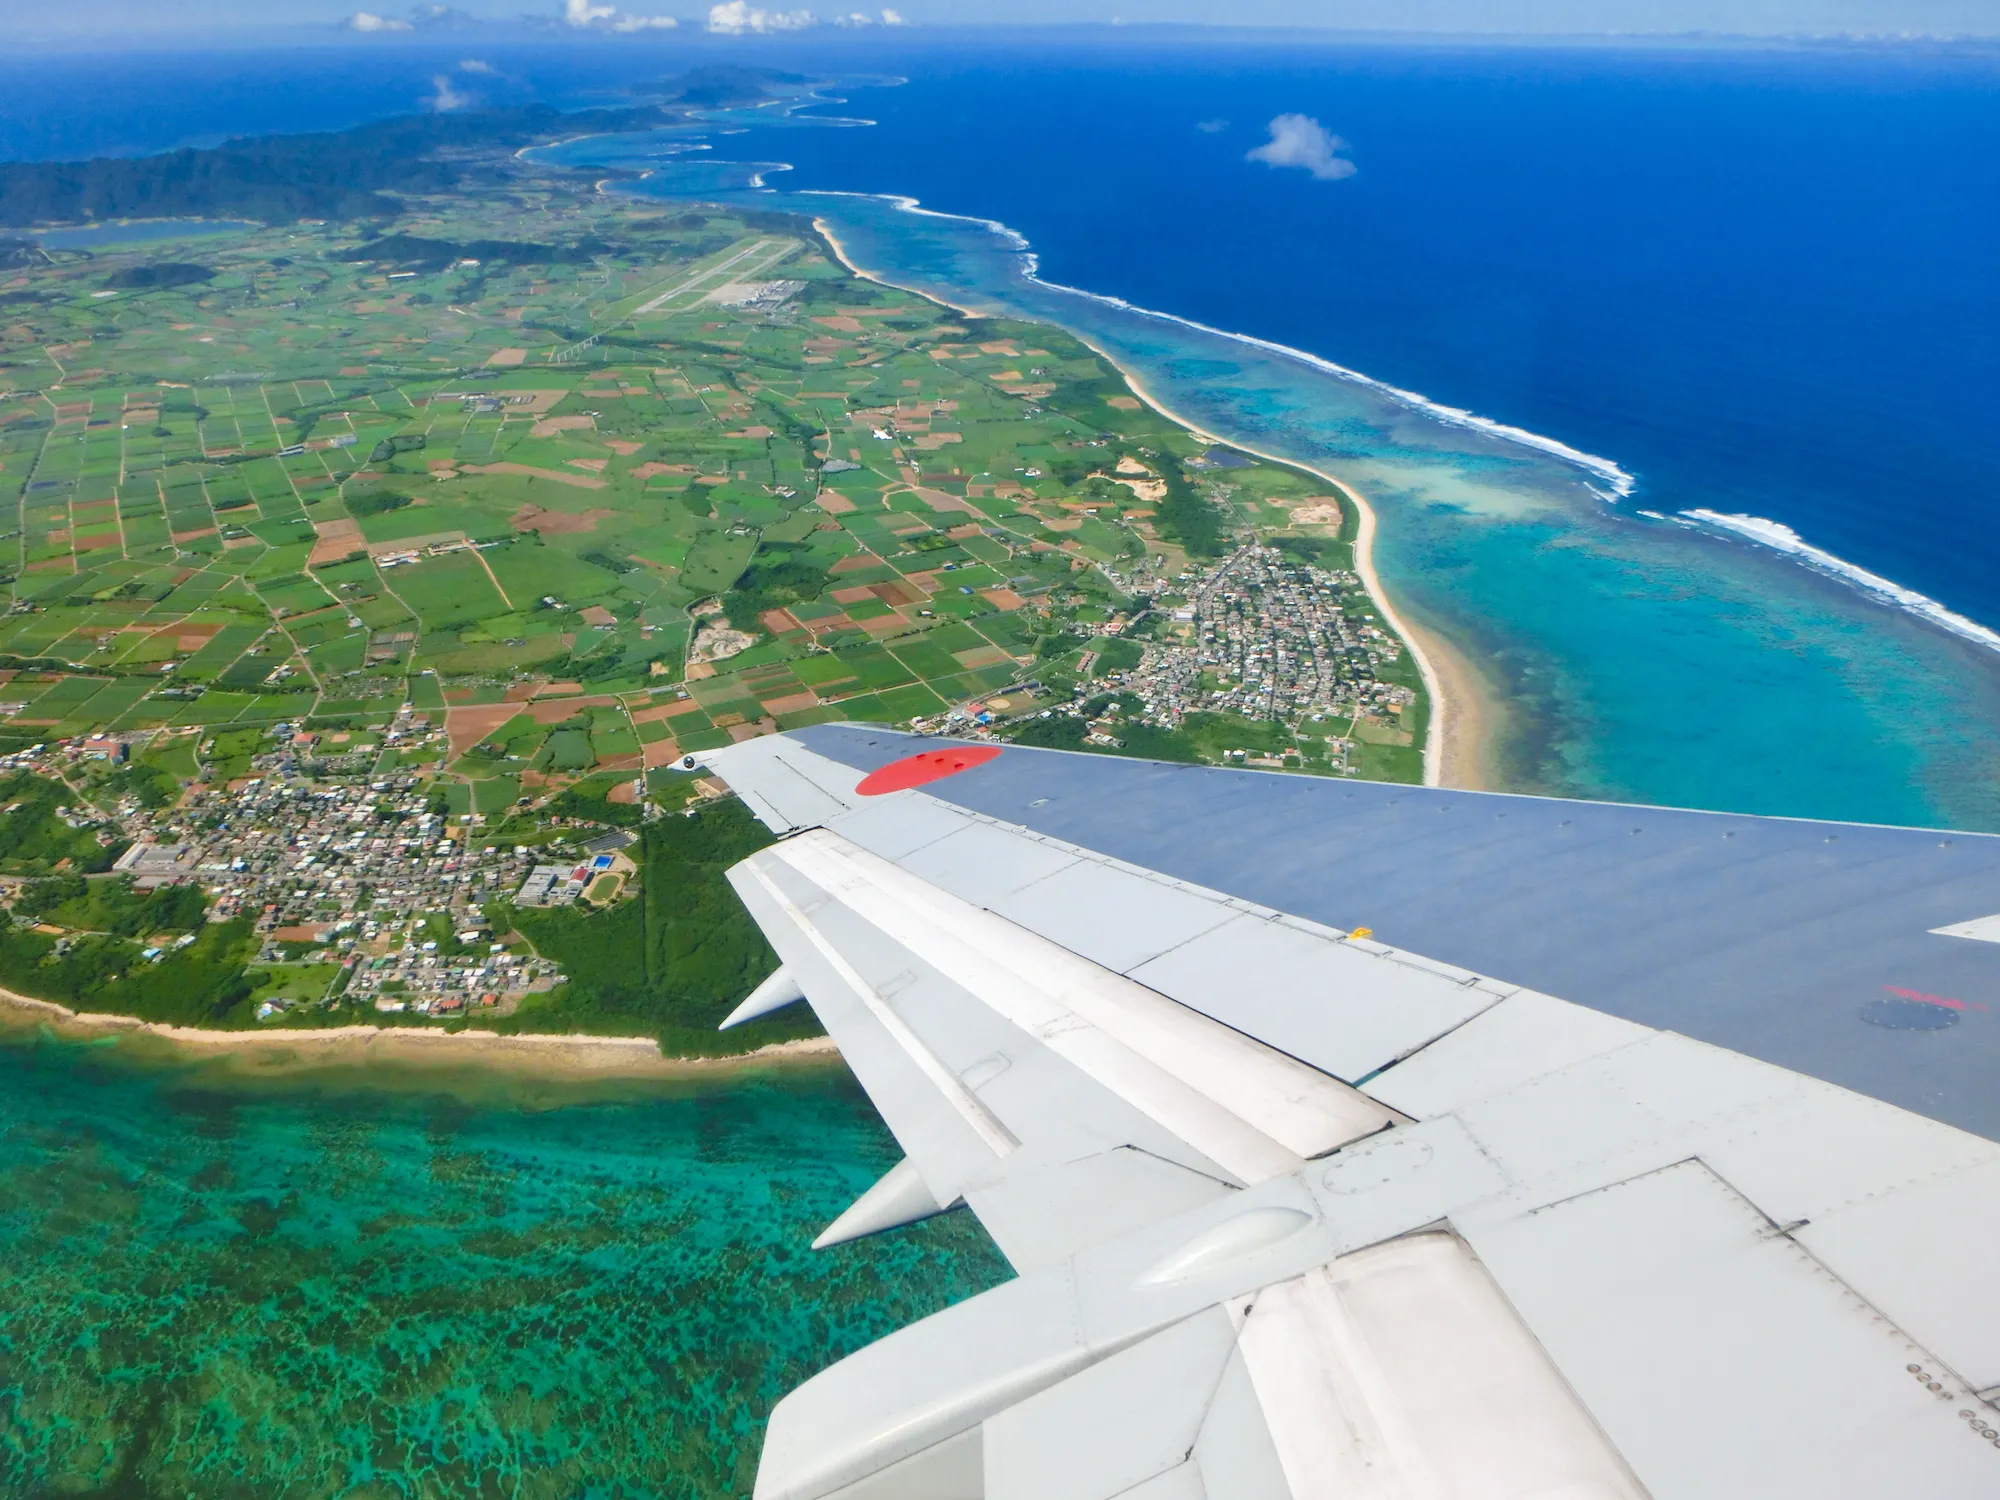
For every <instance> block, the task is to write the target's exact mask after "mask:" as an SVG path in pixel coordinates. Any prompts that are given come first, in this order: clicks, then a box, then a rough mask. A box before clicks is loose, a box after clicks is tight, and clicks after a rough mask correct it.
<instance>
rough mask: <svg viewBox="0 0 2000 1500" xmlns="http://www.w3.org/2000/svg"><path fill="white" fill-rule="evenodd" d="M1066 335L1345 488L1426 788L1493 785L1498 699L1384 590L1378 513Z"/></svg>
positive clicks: (1177, 419)
mask: <svg viewBox="0 0 2000 1500" xmlns="http://www.w3.org/2000/svg"><path fill="white" fill-rule="evenodd" d="M813 227H814V228H815V229H817V230H818V231H819V233H820V235H821V236H822V238H824V239H825V241H826V243H827V244H828V245H830V246H831V247H832V248H833V252H834V254H836V255H838V256H839V257H840V263H841V264H842V265H843V266H845V267H846V268H847V269H848V271H849V272H851V273H852V274H853V275H855V276H857V277H859V278H860V279H861V280H863V281H872V282H875V283H876V284H877V285H879V286H895V287H896V288H897V290H899V291H905V292H910V293H912V294H913V295H915V296H920V297H924V298H927V299H928V300H930V301H932V302H935V303H937V304H939V305H940V306H942V307H949V308H951V309H952V310H953V311H954V312H958V313H961V314H963V315H964V316H966V317H968V318H983V317H986V316H988V314H986V313H982V312H980V311H979V310H978V309H977V308H971V307H966V306H964V305H962V304H960V303H957V302H953V301H951V300H950V299H949V298H945V297H940V296H938V295H937V294H936V293H934V292H925V291H918V290H917V289H915V288H913V287H905V286H901V285H899V284H898V283H894V282H890V281H887V280H885V279H884V278H883V277H880V276H876V275H873V274H871V273H869V272H868V271H865V270H863V269H862V268H861V267H860V266H859V265H857V264H856V263H855V261H854V258H853V257H852V256H850V255H849V254H848V253H847V247H846V246H845V245H843V244H842V243H841V242H840V236H839V234H838V232H837V231H836V230H835V229H834V227H833V226H832V225H831V224H829V223H828V222H827V221H826V220H825V219H822V218H818V217H815V218H814V219H813ZM1064 332H1066V333H1068V334H1069V335H1070V336H1071V337H1072V338H1075V339H1077V340H1078V341H1079V342H1081V343H1083V344H1084V345H1085V346H1087V347H1088V348H1090V349H1093V350H1095V351H1096V352H1097V354H1098V355H1099V356H1100V357H1101V358H1103V359H1104V360H1105V361H1106V362H1107V363H1109V364H1110V365H1111V366H1112V368H1114V369H1116V370H1117V371H1118V373H1119V374H1120V375H1122V376H1124V377H1125V383H1126V384H1127V385H1128V386H1130V387H1131V389H1132V394H1133V395H1135V396H1137V397H1138V398H1139V399H1140V400H1141V401H1144V402H1145V403H1146V404H1147V405H1148V406H1150V407H1152V408H1153V410H1154V411H1157V412H1158V413H1159V414H1160V415H1161V416H1163V417H1165V418H1166V419H1167V420H1168V421H1169V422H1172V423H1173V424H1174V425H1175V426H1177V427H1182V428H1185V429H1186V430H1187V431H1189V432H1191V433H1193V434H1194V435H1195V436H1196V437H1198V438H1200V439H1202V440H1203V441H1204V442H1209V443H1217V444H1221V445H1222V446H1224V447H1229V448H1236V449H1239V450H1241V451H1242V452H1245V453H1254V454H1256V455H1257V457H1259V458H1262V459H1265V460H1268V461H1269V462H1271V463H1275V464H1284V465H1287V466H1288V467H1291V468H1295V469H1303V470H1305V471H1306V472H1307V473H1309V474H1313V475H1316V476H1317V477H1319V478H1320V479H1323V480H1325V481H1326V482H1327V483H1328V484H1330V485H1332V486H1333V487H1334V488H1335V489H1336V490H1338V491H1339V492H1340V494H1341V496H1342V497H1343V498H1344V499H1345V500H1346V501H1347V502H1348V503H1349V504H1350V505H1352V506H1353V507H1354V510H1355V514H1356V516H1357V517H1358V518H1359V524H1358V527H1357V530H1356V534H1355V539H1354V567H1355V571H1356V572H1357V573H1358V574H1359V575H1360V577H1361V582H1362V586H1363V587H1364V588H1366V589H1367V590H1368V597H1369V598H1370V599H1372V600H1374V602H1375V607H1376V608H1377V609H1379V610H1380V611H1381V612H1382V618H1383V619H1384V620H1386V621H1387V622H1388V624H1389V628H1390V629H1391V630H1393V631H1395V633H1396V634H1397V635H1398V636H1400V637H1401V638H1402V640H1403V642H1404V644H1405V645H1407V646H1408V647H1409V650H1410V655H1411V657H1412V658H1413V659H1414V660H1415V661H1416V664H1417V671H1418V672H1419V673H1420V674H1421V675H1422V677H1423V679H1424V688H1425V690H1426V692H1427V693H1428V694H1429V696H1430V705H1431V709H1430V725H1429V728H1428V730H1427V731H1426V733H1425V735H1424V784H1425V785H1426V786H1452V787H1463V788H1466V789H1468V790H1483V789H1486V788H1487V787H1489V786H1490V785H1491V783H1492V774H1491V773H1492V767H1491V764H1490V760H1489V756H1488V749H1489V747H1490V746H1491V744H1492V740H1491V738H1490V736H1491V734H1492V732H1493V730H1494V729H1495V728H1497V721H1498V718H1499V715H1500V711H1501V710H1500V705H1499V704H1498V702H1497V701H1496V700H1495V699H1494V697H1493V695H1492V693H1491V692H1490V691H1488V690H1487V689H1486V688H1485V686H1484V684H1483V683H1481V682H1480V680H1479V677H1478V674H1477V673H1476V672H1475V671H1474V670H1473V668H1472V665H1471V663H1470V662H1468V661H1467V660H1466V659H1465V657H1464V656H1463V655H1462V654H1461V653H1460V652H1458V651H1457V649H1456V648H1454V647H1453V646H1452V645H1451V644H1450V643H1449V642H1448V641H1446V640H1445V639H1444V638H1443V637H1442V636H1440V635H1439V634H1438V633H1437V632H1435V631H1432V630H1428V629H1421V628H1417V627H1413V626H1412V625H1411V624H1410V623H1409V622H1408V621H1407V620H1406V619H1405V618H1404V617H1403V616H1402V615H1400V614H1399V613H1397V611H1396V607H1395V605H1394V604H1393V603H1391V602H1390V599H1389V595H1388V591H1387V590H1385V589H1384V588H1383V587H1382V579H1381V575H1380V574H1379V573H1377V572H1376V570H1375V527H1376V521H1375V508H1374V507H1373V506H1371V505H1370V504H1369V503H1368V500H1367V497H1366V496H1364V495H1363V494H1362V493H1361V492H1360V491H1359V490H1357V489H1356V488H1355V487H1354V486H1353V485H1351V484H1349V483H1348V482H1347V481H1346V480H1344V479H1341V478H1339V477H1338V476H1337V475H1333V474H1329V473H1328V472H1327V471H1326V470H1325V469H1322V468H1320V467H1318V466H1317V465H1314V464H1307V463H1301V462H1299V461H1298V460H1297V459H1292V458H1286V457H1284V456H1283V455H1282V454H1277V453H1271V452H1269V451H1267V450H1265V449H1262V448H1258V447H1256V446H1254V445H1252V444H1249V443H1244V442H1240V441H1238V440H1237V439H1235V438H1230V437H1224V436H1222V435H1220V434H1218V433H1213V432H1210V431H1208V430H1207V429H1206V428H1204V427H1202V426H1201V425H1200V424H1199V423H1197V422H1191V421H1189V420H1188V419H1187V418H1186V417H1183V416H1181V415H1180V414H1179V413H1177V412H1175V411H1174V410H1173V408H1172V407H1170V406H1168V405H1167V404H1166V403H1165V402H1163V401H1161V400H1160V399H1159V398H1158V397H1157V396H1155V395H1154V394H1153V393H1152V392H1151V391H1149V390H1147V389H1146V387H1145V385H1144V384H1143V383H1142V382H1141V381H1140V380H1139V379H1138V377H1137V376H1135V375H1134V374H1133V373H1132V372H1131V371H1130V370H1128V369H1126V368H1125V367H1124V366H1123V365H1121V364H1119V363H1118V361H1117V360H1116V359H1115V358H1114V357H1113V356H1112V355H1111V354H1110V353H1109V352H1108V351H1107V350H1105V349H1103V348H1101V347H1100V346H1099V345H1097V344H1096V343H1094V342H1092V341H1091V339H1090V338H1089V337H1088V336H1086V335H1084V334H1082V333H1079V332H1077V331H1076V330H1075V329H1073V328H1065V329H1064Z"/></svg>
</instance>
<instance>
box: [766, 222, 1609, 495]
mask: <svg viewBox="0 0 2000 1500" xmlns="http://www.w3.org/2000/svg"><path fill="white" fill-rule="evenodd" d="M812 192H813V193H814V194H819V193H824V194H825V195H826V196H827V197H830V198H877V199H880V200H882V201H884V202H888V203H893V204H894V205H895V206H896V207H897V208H898V209H899V210H901V211H902V212H904V213H909V214H917V215H920V216H922V217H925V218H931V219H956V220H958V221H959V222H960V223H963V224H977V225H979V226H980V227H981V228H983V229H986V230H988V231H990V232H991V233H992V234H993V235H994V236H995V237H996V238H998V239H1000V240H1002V241H1004V242H1005V243H1006V244H1007V245H1008V247H1009V248H1011V249H1013V250H1016V251H1018V252H1019V253H1020V255H1021V257H1022V260H1023V262H1024V265H1023V268H1022V279H1024V280H1026V281H1031V282H1033V283H1034V284H1035V285H1036V286H1039V287H1043V288H1046V289H1047V290H1049V291H1052V292H1061V293H1064V294H1065V295H1067V296H1072V297H1084V298H1087V299H1089V300H1090V301H1092V302H1101V303H1103V304H1104V305H1105V306H1107V307H1115V308H1117V309H1118V310H1119V311H1121V312H1128V313H1131V314H1133V315H1134V316H1136V317H1141V318H1151V319H1154V320H1155V321H1157V322H1161V323H1175V324H1178V325H1179V326H1180V327H1182V328H1192V329H1194V330H1195V331H1196V332H1198V333H1206V334H1210V335H1212V336H1214V337H1216V338H1222V339H1229V340H1231V341H1232V342H1234V343H1239V344H1248V345H1249V346H1251V347H1252V348H1255V349H1261V350H1263V351H1264V352H1265V353H1267V354H1275V355H1277V356H1279V357H1280V358H1282V359H1287V360H1290V361H1292V362H1294V363H1296V364H1302V365H1305V366H1307V367H1308V368H1310V369H1314V370H1318V371H1321V372H1322V373H1324V374H1328V375H1332V376H1334V377H1335V378H1337V379H1340V380H1345V381H1348V382H1350V383H1352V384H1354V385H1359V386H1364V387H1366V388H1367V389H1369V390H1371V391H1374V392H1376V393H1378V394H1379V395H1384V396H1387V397H1389V398H1390V399H1391V400H1394V401H1396V402H1398V403H1399V404H1401V405H1403V406H1407V407H1409V408H1411V409H1412V410H1414V411H1419V412H1422V413H1423V414H1424V415H1425V416H1427V417H1431V418H1433V419H1435V420H1436V421H1439V422H1443V423H1445V424H1446V425H1448V426H1452V427H1463V428H1466V429H1468V430H1470V431H1473V432H1478V433H1482V434H1484V435H1485V436H1487V437H1492V438H1498V439H1500V440H1501V441H1503V442H1508V443H1513V444H1516V445H1518V446H1520V447H1524V448H1533V449H1535V450H1536V451H1538V452H1541V453H1546V454H1548V455H1549V456H1551V457H1552V458H1559V459H1561V460H1562V461H1563V462H1564V463H1567V464H1572V465H1574V466H1575V467H1577V468H1579V469H1583V470H1585V471H1586V472H1588V473H1591V474H1594V475H1596V476H1597V477H1598V478H1599V479H1600V480H1602V481H1603V482H1604V484H1605V486H1606V487H1607V488H1608V489H1609V491H1610V493H1609V494H1605V493H1604V491H1602V490H1597V487H1596V486H1595V485H1593V486H1591V488H1592V490H1593V491H1594V492H1596V493H1597V494H1598V495H1599V496H1600V498H1602V499H1604V500H1605V501H1606V502H1607V503H1610V504H1615V503H1617V501H1619V500H1623V499H1625V498H1626V497H1627V496H1629V495H1630V494H1631V493H1632V492H1633V490H1634V489H1635V488H1637V486H1638V480H1637V479H1636V478H1635V477H1634V476H1633V475H1631V474H1629V473H1627V472H1626V471H1625V470H1624V469H1622V468H1620V467H1619V466H1618V464H1617V463H1615V462H1614V461H1612V460H1611V459H1608V458H1601V457H1599V456H1598V455H1597V454H1595V453H1586V452H1584V451H1583V450H1582V449H1581V448H1573V447H1571V446H1570V445H1569V444H1568V443H1565V442H1563V441H1562V440H1561V439H1559V438H1552V437H1547V436H1544V435H1543V434H1542V433H1539V432H1530V431H1529V430H1528V429H1527V428H1525V427H1514V426H1510V425H1509V424H1507V423H1505V422H1496V421H1494V420H1493V419H1492V418H1491V417H1482V416H1480V415H1479V414H1478V413H1477V412H1472V411H1467V410H1465V409H1464V408H1463V407H1457V406H1446V405H1445V404H1444V403H1442V402H1439V401H1433V400H1432V399H1431V398H1430V397H1428V396H1425V395H1423V394H1421V393H1420V392H1417V391H1407V390H1404V389H1403V388H1402V387H1401V386H1394V385H1390V384H1389V383H1388V382H1387V381H1385V380H1377V379H1376V378H1375V377H1374V376H1372V375H1364V374H1362V373H1361V371H1359V370H1353V369H1349V368H1348V367H1347V366H1346V365H1340V364H1335V363H1334V362H1333V361H1332V360H1330V359H1324V358H1322V357H1321V356H1319V355H1317V354H1313V353H1310V352H1308V351H1307V350H1304V349H1298V348H1294V347H1293V346H1292V345H1290V344H1280V343H1277V342H1276V341H1274V340H1272V339H1264V338H1258V337H1257V336H1256V335H1255V334H1248V333H1233V332H1231V331H1230V330H1229V329H1227V328H1217V327H1215V326H1214V325H1213V324H1209V323H1202V322H1198V321H1196V320H1195V319H1193V318H1184V317H1182V316H1181V315H1180V314H1178V313H1168V312H1159V311H1157V310H1156V309H1154V308H1150V307H1141V306H1139V305H1138V304H1137V303H1135V302H1127V301H1126V300H1125V299H1124V298H1122V297H1113V296H1110V295H1108V294H1106V293H1104V292H1091V291H1085V290H1084V289H1083V288H1082V287H1074V286H1067V285H1065V284H1063V283H1062V282H1060V281H1050V280H1048V279H1047V278H1045V277H1044V276H1042V275H1041V269H1040V261H1039V258H1038V257H1037V256H1036V255H1035V253H1034V251H1033V249H1032V248H1031V246H1030V244H1029V241H1028V238H1027V236H1025V235H1024V234H1022V233H1021V232H1020V231H1019V230H1018V229H1015V228H1013V227H1011V226H1010V225H1007V224H1003V223H1001V222H1000V221H999V220H998V219H984V218H981V217H979V216H978V215H977V214H957V213H945V212H943V211H941V210H938V209H935V208H925V207H924V206H923V205H922V204H921V203H920V202H919V201H918V200H917V199H915V198H912V197H909V196H907V195H905V194H900V193H856V192H842V191H839V190H837V189H831V188H816V189H813V190H812ZM799 196H800V197H804V196H806V195H805V194H803V193H801V194H799ZM1108 357H1109V356H1107V358H1108ZM1239 446H1240V445H1239ZM1282 462H1287V463H1292V462H1296V460H1292V459H1286V460H1282ZM1315 472H1317V471H1315Z"/></svg>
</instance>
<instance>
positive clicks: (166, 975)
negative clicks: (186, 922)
mask: <svg viewBox="0 0 2000 1500" xmlns="http://www.w3.org/2000/svg"><path fill="white" fill-rule="evenodd" d="M197 899H199V898H197ZM255 951H256V938H255V936H254V935H253V934H252V932H251V930H250V923H249V921H248V920H247V919H244V918H238V919H237V920H235V921H231V922H218V923H211V924H209V925H208V926H205V927H202V928H201V929H200V930H199V932H198V934H197V936H196V938H195V940H194V942H193V943H191V944H189V945H188V946H187V947H185V948H178V949H174V950H172V951H170V952H168V953H165V954H163V955H161V956H160V957H159V958H157V959H153V960H149V959H147V958H145V957H144V956H143V954H142V952H141V949H140V946H139V944H138V943H136V942H134V941H132V940H131V939H129V938H122V937H116V936H112V935H109V934H105V935H94V934H93V935H89V936H84V937H72V938H56V937H52V936H50V935H49V934H47V933H41V932H35V931H32V930H30V929H27V928H19V927H11V926H0V985H5V986H6V987H8V988H9V989H14V990H19V991H21V992H22V993H23V994H28V995H35V996H38V997H40V998H42V999H45V1000H55V1001H59V1002H60V1003H62V1004H64V1005H68V1006H71V1007H72V1008H74V1009H76V1010H88V1011H102V1012H106V1013H108V1014H111V1015H121V1016H138V1017H140V1018H141V1019H143V1020H147V1021H164V1022H167V1023H169V1024H172V1025H180V1026H235V1025H249V1024H252V1017H251V1015H250V1014H249V1005H248V1001H249V999H250V993H251V988H252V986H251V982H250V980H249V978H248V977H247V976H246V974H245V972H244V967H243V966H244V961H245V960H246V959H247V958H248V957H249V956H250V955H251V954H252V953H254V952H255Z"/></svg>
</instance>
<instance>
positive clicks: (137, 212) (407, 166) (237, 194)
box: [0, 104, 679, 229]
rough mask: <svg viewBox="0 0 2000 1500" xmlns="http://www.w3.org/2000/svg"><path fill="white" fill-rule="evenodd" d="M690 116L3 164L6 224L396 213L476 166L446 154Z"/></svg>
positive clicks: (356, 131)
mask: <svg viewBox="0 0 2000 1500" xmlns="http://www.w3.org/2000/svg"><path fill="white" fill-rule="evenodd" d="M675 118H679V111H677V110H674V109H671V108H662V107H658V106H646V107H643V108H637V109H596V110H587V111H583V112H580V113H575V114H569V113H564V112H563V111H561V110H557V109H553V108H551V107H549V106H548V105H545V104H538V105H528V106H524V107H521V108H515V109H495V110H481V111H477V112H470V113H465V114H424V115H410V116H406V117H403V118H400V119H394V120H379V121H376V122H374V123H372V124H368V125H358V126H356V127H354V128H353V129H352V130H340V131H332V132H327V133H323V134H317V135H274V136H259V137H255V138H246V139H243V140H233V141H226V142H224V143H223V144H222V145H220V146H216V147H213V148H211V149H207V150H184V151H170V152H167V153H166V154H165V155H162V156H141V157H100V158H98V159H97V160H95V161H84V162H0V228H8V229H25V228H29V227H31V226H33V225H37V224H74V223H87V222H95V221H98V220H102V219H144V218H180V217H199V218H237V219H254V220H258V221H260V222H262V223H266V224H282V223H289V222H291V221H292V220H295V219H368V218H386V217H390V216H393V215H394V214H396V213H397V212H399V211H400V209H401V204H400V203H399V202H398V200H397V198H396V196H395V195H396V194H397V193H399V192H420V193H434V192H441V191H446V190H448V189H450V188H453V187H455V186H457V185H458V184H459V183H461V182H462V181H464V180H465V178H466V176H467V174H468V173H470V172H472V171H475V170H477V169H476V168H475V167H473V166H472V165H470V164H469V163H467V162H466V161H464V160H453V159H451V157H450V155H449V154H447V153H452V152H465V151H467V150H470V149H474V148H504V149H514V148H518V147H521V146H526V145H531V144H533V143H534V142H536V141H541V140H547V139H549V138H552V137H556V136H565V135H581V134H587V133H590V132H594V131H604V130H644V129H646V128H648V127H650V126H653V125H658V124H663V123H665V122H667V121H668V120H671V119H675Z"/></svg>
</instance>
